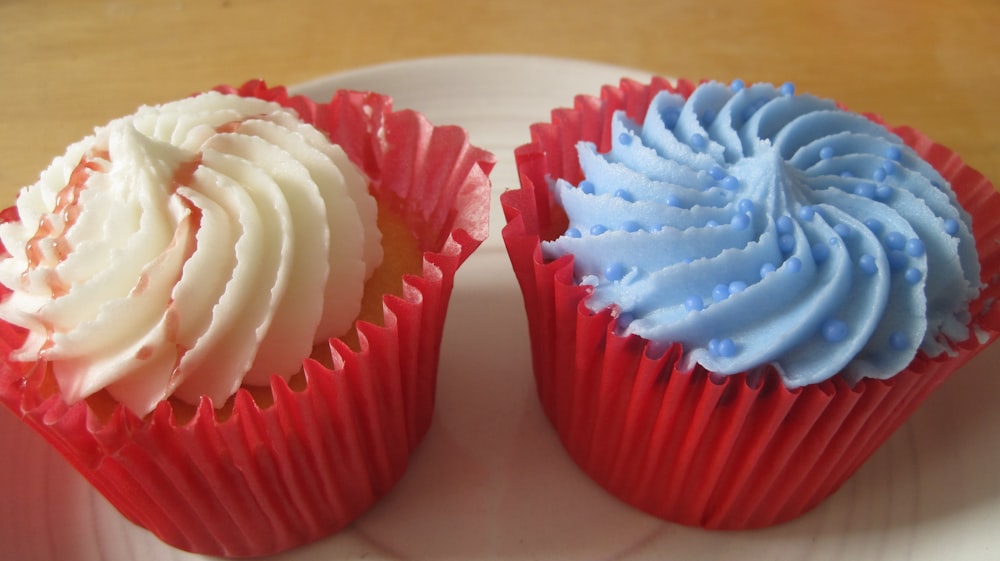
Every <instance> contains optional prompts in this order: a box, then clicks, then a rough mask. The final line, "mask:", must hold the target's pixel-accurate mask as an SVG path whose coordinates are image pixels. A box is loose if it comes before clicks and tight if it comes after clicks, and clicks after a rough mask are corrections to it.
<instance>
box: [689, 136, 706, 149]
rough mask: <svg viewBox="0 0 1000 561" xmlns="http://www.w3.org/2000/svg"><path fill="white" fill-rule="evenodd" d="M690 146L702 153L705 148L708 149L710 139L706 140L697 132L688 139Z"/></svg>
mask: <svg viewBox="0 0 1000 561" xmlns="http://www.w3.org/2000/svg"><path fill="white" fill-rule="evenodd" d="M688 144H690V145H691V148H694V149H695V150H697V151H699V152H701V151H702V150H704V149H705V148H708V139H706V138H705V135H703V134H701V133H698V132H696V133H693V134H691V136H690V137H689V138H688Z"/></svg>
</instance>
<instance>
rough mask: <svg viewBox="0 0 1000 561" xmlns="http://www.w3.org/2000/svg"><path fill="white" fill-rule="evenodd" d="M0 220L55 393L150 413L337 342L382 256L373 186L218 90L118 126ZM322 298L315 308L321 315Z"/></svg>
mask: <svg viewBox="0 0 1000 561" xmlns="http://www.w3.org/2000/svg"><path fill="white" fill-rule="evenodd" d="M17 212H18V216H19V221H12V222H7V223H4V224H0V241H2V243H3V245H4V247H5V248H6V249H7V252H8V253H9V256H6V257H5V258H3V259H2V260H0V283H3V284H4V285H5V286H6V287H8V288H9V289H10V290H11V291H12V292H11V294H10V295H9V296H8V297H7V298H6V299H5V300H4V301H3V302H2V303H0V318H2V319H3V320H6V321H8V322H10V323H12V324H15V325H20V326H23V327H25V328H27V329H28V331H29V334H28V336H27V339H26V341H25V343H24V345H23V346H22V347H21V348H20V349H19V350H17V351H16V352H14V353H12V355H11V358H12V359H14V360H21V361H33V360H39V359H44V360H46V361H50V363H51V366H52V369H53V372H54V374H55V377H56V380H57V382H58V384H59V388H60V391H61V393H62V396H63V398H64V399H65V400H66V401H67V402H69V403H73V402H75V401H77V400H80V399H83V398H85V397H87V396H89V395H91V394H93V393H95V392H97V391H99V390H102V389H107V390H108V392H110V394H111V395H112V396H113V397H114V398H115V399H116V400H118V401H119V402H121V403H122V404H124V405H125V406H126V407H128V408H129V409H131V410H132V411H134V412H136V413H137V414H140V415H143V414H145V413H147V412H149V411H151V410H152V409H153V407H154V406H155V405H156V404H157V403H158V402H159V401H161V400H162V399H164V398H167V397H169V396H175V397H177V398H180V399H182V400H184V401H187V402H190V403H197V402H198V399H199V398H200V397H201V396H208V397H210V398H211V399H212V400H213V402H214V404H215V405H216V406H221V405H222V404H223V403H225V401H226V400H227V399H228V398H229V396H231V395H232V394H233V393H235V392H236V390H237V389H238V388H239V387H240V385H242V384H244V383H246V384H250V385H266V384H267V382H268V380H269V378H270V376H271V375H279V376H282V377H284V378H286V379H287V378H289V377H291V376H292V375H293V374H295V373H296V372H298V371H299V370H300V368H301V363H302V360H303V359H304V358H305V357H307V356H308V355H309V354H310V352H311V349H312V347H313V344H314V343H316V342H320V341H323V340H325V339H328V338H330V337H336V336H339V335H342V334H343V333H345V332H346V331H347V330H348V329H349V328H350V327H351V325H352V324H353V322H354V319H355V318H356V316H357V314H358V312H359V310H360V307H361V296H362V292H363V290H364V283H365V280H366V279H367V278H368V277H369V276H370V275H371V273H372V271H373V270H374V268H375V267H377V266H378V265H379V264H380V263H381V260H382V248H381V234H380V233H379V231H378V228H377V225H376V213H377V209H376V205H375V201H374V199H373V198H372V197H371V196H370V195H369V194H368V190H367V179H366V178H365V177H364V175H363V174H362V173H361V172H360V171H358V170H357V169H356V168H355V167H354V165H353V164H352V163H351V162H350V161H349V160H348V158H347V156H346V155H345V154H344V152H343V150H341V149H340V147H339V146H335V145H333V144H331V143H330V141H329V140H328V139H327V138H326V136H325V135H324V134H323V133H321V132H320V131H318V130H317V129H315V128H314V127H312V126H311V125H308V124H306V123H304V122H302V121H301V120H300V119H299V118H298V116H297V115H296V114H295V112H294V111H292V110H290V109H286V108H283V107H281V106H280V105H278V104H275V103H271V102H267V101H263V100H260V99H256V98H244V97H240V96H235V95H224V94H220V93H217V92H210V93H206V94H202V95H199V96H196V97H192V98H188V99H184V100H180V101H176V102H172V103H167V104H164V105H161V106H157V107H142V108H140V109H139V111H137V112H136V113H135V114H134V115H131V116H128V117H123V118H121V119H117V120H115V121H112V122H111V123H109V124H108V125H106V126H105V127H102V128H99V129H97V130H96V131H95V133H94V135H92V136H90V137H87V138H85V139H83V140H82V141H80V142H78V143H76V144H73V145H72V146H70V147H69V148H68V149H67V152H66V154H65V155H63V156H61V157H59V158H56V159H55V160H54V161H53V162H52V164H51V165H50V166H49V168H48V169H46V170H45V171H44V172H43V173H42V174H41V177H40V179H39V181H38V182H37V183H35V184H34V185H31V186H28V187H26V188H24V189H22V191H21V193H20V194H19V196H18V199H17ZM319 303H322V305H320V304H319Z"/></svg>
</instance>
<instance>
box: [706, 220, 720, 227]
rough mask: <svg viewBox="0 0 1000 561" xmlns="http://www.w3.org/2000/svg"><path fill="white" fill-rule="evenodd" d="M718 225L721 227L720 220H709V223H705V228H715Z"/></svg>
mask: <svg viewBox="0 0 1000 561" xmlns="http://www.w3.org/2000/svg"><path fill="white" fill-rule="evenodd" d="M718 225H719V221H718V220H709V221H708V222H706V223H705V226H708V227H709V228H715V227H716V226H718Z"/></svg>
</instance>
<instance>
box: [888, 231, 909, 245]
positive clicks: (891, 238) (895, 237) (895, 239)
mask: <svg viewBox="0 0 1000 561" xmlns="http://www.w3.org/2000/svg"><path fill="white" fill-rule="evenodd" d="M885 247H887V248H889V249H903V248H904V247H906V236H904V235H903V234H900V233H899V232H889V233H888V234H886V235H885Z"/></svg>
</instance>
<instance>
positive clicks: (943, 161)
mask: <svg viewBox="0 0 1000 561" xmlns="http://www.w3.org/2000/svg"><path fill="white" fill-rule="evenodd" d="M694 88H695V84H694V83H692V82H688V81H680V82H678V83H676V84H672V83H670V82H669V81H668V80H665V79H662V78H656V79H654V80H653V81H652V82H651V83H650V84H648V85H647V84H640V83H638V82H635V81H631V80H627V79H626V80H623V81H622V82H621V84H620V86H619V87H617V88H615V87H611V86H606V87H605V88H604V89H603V90H602V92H601V97H600V98H594V97H587V96H579V97H577V98H576V100H575V104H574V107H573V109H557V110H555V111H553V112H552V122H551V123H543V124H536V125H534V126H533V127H532V129H531V133H532V140H533V142H532V143H530V144H526V145H524V146H521V147H519V148H518V149H517V151H516V154H515V155H516V160H517V165H518V171H519V174H520V182H521V189H519V190H514V191H509V192H507V193H504V194H503V195H502V197H501V202H502V204H503V207H504V212H505V215H506V218H507V221H508V223H507V226H506V227H505V228H504V230H503V237H504V241H505V243H506V246H507V250H508V254H509V256H510V260H511V263H512V265H513V267H514V271H515V273H516V276H517V279H518V282H519V284H520V288H521V291H522V294H523V296H524V302H525V308H526V311H527V316H528V325H529V330H530V339H531V349H532V361H533V369H534V373H535V379H536V385H537V389H538V395H539V399H540V401H541V403H542V406H543V408H544V410H545V413H546V415H547V416H548V417H549V419H550V420H551V422H552V424H553V426H554V427H555V429H556V431H557V432H558V434H559V437H560V440H561V441H562V444H563V445H564V447H565V448H566V450H567V452H568V453H569V455H570V456H571V457H572V458H573V460H574V461H575V462H576V463H577V464H578V465H579V466H580V467H581V468H582V469H583V470H584V471H585V472H586V473H587V474H588V475H589V476H590V477H591V478H592V479H594V480H595V481H596V482H597V483H598V484H600V485H601V486H603V487H604V488H606V489H607V490H608V491H609V492H611V493H612V494H613V495H615V496H617V497H619V498H620V499H622V500H623V501H625V502H626V503H629V504H631V505H633V506H635V507H638V508H640V509H642V510H644V511H646V512H649V513H651V514H653V515H655V516H658V517H660V518H663V519H666V520H670V521H674V522H678V523H681V524H686V525H691V526H701V527H706V528H717V529H749V528H758V527H764V526H769V525H773V524H777V523H780V522H783V521H787V520H790V519H792V518H795V517H797V516H799V515H801V514H803V513H804V512H806V511H808V510H810V509H812V508H813V507H815V506H816V505H818V504H819V503H820V502H822V501H823V499H825V498H826V497H827V496H829V495H830V494H831V493H833V492H834V491H835V490H837V488H839V487H840V485H841V484H842V483H843V482H844V481H846V480H847V479H848V478H849V477H850V476H851V475H852V474H853V473H854V472H855V471H857V469H858V468H859V467H860V466H861V465H862V464H863V463H864V462H865V460H867V459H868V458H869V457H870V456H871V455H872V453H874V451H875V450H876V449H877V448H878V447H879V446H881V445H882V443H884V442H885V441H886V439H888V438H889V436H890V435H891V434H892V433H893V432H894V431H895V430H896V429H897V428H898V427H899V426H900V425H901V424H902V423H903V422H904V421H905V420H906V419H907V418H908V417H909V416H910V415H911V414H912V413H913V411H914V410H916V408H917V407H918V406H919V405H920V404H921V403H922V402H923V401H924V399H925V398H926V397H927V395H928V394H930V393H931V392H932V391H933V390H934V389H935V388H936V387H937V386H938V385H940V384H941V383H942V382H943V381H944V380H945V379H946V378H947V377H948V376H949V375H950V374H951V373H953V372H954V371H955V370H957V369H958V368H959V367H960V366H961V365H962V364H964V363H965V362H966V361H968V360H969V359H970V358H971V357H972V356H973V355H975V354H976V353H978V352H979V351H981V350H982V349H984V348H985V347H986V346H987V345H988V344H989V342H992V341H993V340H994V339H995V338H996V337H997V335H998V333H1000V310H998V309H997V307H995V306H994V307H991V306H990V303H991V302H993V301H994V300H995V299H996V298H997V296H998V295H1000V282H998V280H997V279H995V278H988V279H986V280H987V281H988V286H987V288H986V289H985V290H984V291H983V293H982V295H981V296H980V298H979V299H977V300H976V301H975V302H973V303H972V305H971V313H972V315H973V318H974V319H973V325H975V326H976V330H977V333H976V335H975V336H973V337H971V338H970V339H969V341H967V342H965V343H962V344H960V345H959V346H958V348H957V349H956V353H955V354H954V355H952V356H942V357H939V358H928V357H927V356H925V355H922V354H921V355H918V357H917V358H916V359H915V360H914V361H913V362H912V363H911V364H910V365H909V367H908V368H907V369H906V370H905V371H903V372H900V373H899V374H897V375H896V376H894V377H893V378H891V379H889V380H884V381H883V380H871V379H866V380H862V381H861V382H859V383H857V384H855V385H854V386H853V387H849V386H848V385H847V384H846V383H845V382H844V381H843V380H841V379H840V378H839V377H837V378H834V379H831V380H828V381H826V382H823V383H820V384H814V385H810V386H806V387H802V388H799V389H796V390H789V389H787V388H786V387H785V386H784V385H783V384H782V382H781V380H780V377H779V376H778V375H777V373H776V372H774V371H773V370H771V369H766V368H765V369H762V370H761V371H758V372H755V373H743V374H739V375H733V376H722V375H717V374H713V373H711V372H707V371H706V370H705V369H703V368H701V367H700V366H698V367H696V368H695V369H694V370H693V371H682V370H681V369H680V366H679V360H680V357H681V354H682V349H681V348H680V346H679V345H674V346H672V347H670V348H669V349H667V350H666V351H665V352H661V353H659V354H654V352H653V351H652V349H651V347H648V346H647V344H646V342H645V340H643V339H642V338H640V337H638V336H634V335H633V336H629V337H623V336H620V335H619V334H618V333H617V332H616V329H615V323H616V322H615V317H614V316H615V313H614V312H613V311H612V310H610V309H608V310H604V311H602V312H599V313H594V312H592V311H590V310H589V309H588V308H587V307H586V306H585V305H584V300H585V299H586V298H587V296H588V294H589V289H587V288H586V287H583V286H579V285H578V284H577V283H576V281H575V279H574V274H573V258H572V256H565V257H562V258H560V259H557V260H554V261H546V260H545V258H544V257H543V256H542V253H541V247H540V241H541V240H542V239H552V238H554V237H555V236H557V235H559V234H561V233H562V230H563V229H565V216H564V214H563V213H562V211H561V209H560V208H558V207H557V205H556V204H555V203H554V201H553V198H552V196H551V194H550V191H549V187H548V185H549V182H550V181H551V180H553V179H555V178H560V177H561V178H565V179H567V180H569V181H570V182H573V183H578V182H579V181H580V180H582V179H583V177H582V173H581V171H580V167H579V163H578V160H577V153H576V146H575V145H576V143H577V142H578V141H579V140H588V141H592V142H595V143H597V145H598V147H599V149H600V150H602V151H606V150H607V148H608V146H609V142H610V118H611V115H612V113H613V112H614V111H616V110H619V109H624V110H625V111H626V112H627V113H628V115H629V116H630V117H631V118H632V119H634V120H636V121H637V122H641V119H642V116H643V115H644V114H645V111H646V107H647V105H648V104H649V101H650V100H651V99H652V97H653V96H654V95H655V94H656V92H658V91H660V90H663V89H670V90H671V91H676V92H678V93H680V94H682V95H684V96H685V97H686V96H688V95H690V93H691V91H693V90H694ZM869 118H871V119H873V120H876V121H879V122H881V119H879V118H878V117H877V116H875V115H869ZM893 130H894V132H896V133H897V134H898V135H900V136H901V137H902V138H903V139H904V141H905V142H906V143H907V144H909V145H910V146H912V147H913V148H914V149H915V150H917V152H919V153H920V154H921V156H923V157H924V158H925V159H927V160H928V161H929V162H930V163H931V164H932V165H933V166H934V167H935V168H937V169H938V171H939V172H941V173H942V175H944V176H945V177H946V178H947V179H948V180H949V181H950V182H951V183H952V186H953V188H954V189H955V191H956V192H957V194H958V198H959V201H960V202H961V203H962V205H963V206H964V207H965V208H966V209H970V210H971V212H972V213H973V215H974V217H973V219H974V228H975V237H976V245H977V248H978V250H979V253H980V262H981V264H982V268H983V271H984V272H993V273H991V274H994V275H995V274H996V272H997V271H1000V249H998V244H997V241H998V240H1000V216H996V213H995V212H994V213H992V215H991V210H990V209H993V210H995V209H996V208H1000V207H998V205H1000V196H998V194H997V192H996V190H995V188H994V187H993V185H992V184H990V183H989V181H987V180H986V179H985V178H984V177H983V176H982V175H980V174H979V173H978V172H976V171H975V170H973V169H972V168H970V167H968V166H966V165H965V164H964V163H963V162H962V161H961V159H960V158H959V157H958V156H957V155H955V154H954V153H953V152H951V151H950V150H948V149H947V148H944V147H942V146H940V145H938V144H935V143H934V142H932V141H930V140H929V139H927V138H926V137H925V136H923V135H921V134H920V133H918V132H917V131H915V130H913V129H911V128H905V127H903V128H895V129H893Z"/></svg>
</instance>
